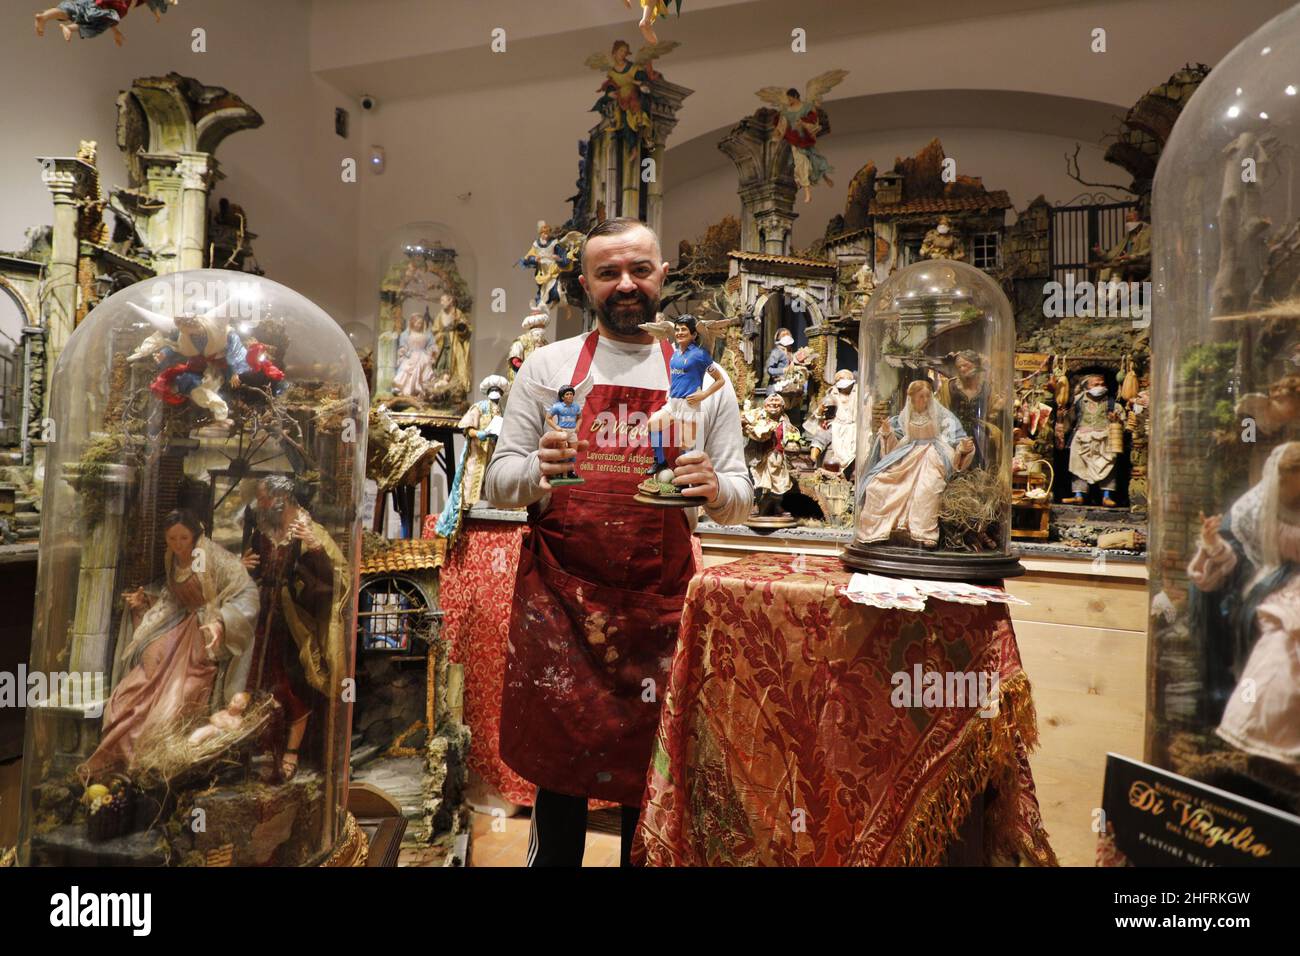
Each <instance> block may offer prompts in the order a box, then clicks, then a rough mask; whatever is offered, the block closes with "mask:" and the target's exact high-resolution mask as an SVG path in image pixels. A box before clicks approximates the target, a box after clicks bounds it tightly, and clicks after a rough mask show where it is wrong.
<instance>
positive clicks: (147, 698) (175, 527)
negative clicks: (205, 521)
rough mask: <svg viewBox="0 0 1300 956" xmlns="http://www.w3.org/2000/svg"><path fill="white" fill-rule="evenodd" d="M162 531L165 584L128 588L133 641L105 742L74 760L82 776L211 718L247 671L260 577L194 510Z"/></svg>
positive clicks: (129, 763) (118, 673) (126, 628)
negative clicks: (208, 532)
mask: <svg viewBox="0 0 1300 956" xmlns="http://www.w3.org/2000/svg"><path fill="white" fill-rule="evenodd" d="M163 537H164V540H165V541H166V543H167V553H166V556H165V557H164V559H163V563H164V565H165V568H166V578H165V581H164V583H163V586H162V587H161V588H157V587H150V588H137V589H136V590H134V591H128V592H126V594H125V595H123V596H124V598H125V599H126V605H127V609H128V611H129V613H127V614H125V615H123V620H122V629H123V636H124V637H125V636H127V635H129V636H130V643H129V644H127V645H126V649H125V650H124V651H123V652H122V654H121V656H120V658H119V659H118V663H117V666H116V668H115V673H114V675H113V693H112V695H111V696H110V697H109V700H108V704H107V706H106V707H105V708H104V722H103V726H102V728H101V730H100V737H99V746H98V747H97V748H95V752H94V753H92V754H91V755H90V757H89V758H87V760H86V762H85V763H83V764H82V765H81V766H80V767H79V768H78V773H79V774H80V776H81V779H82V780H83V781H88V780H89V779H91V778H92V777H98V776H102V775H104V774H107V773H112V772H115V771H130V770H132V769H134V767H135V762H136V761H135V758H136V756H137V754H138V752H139V748H140V745H141V743H142V742H147V741H150V740H165V739H166V738H167V737H169V736H172V735H177V736H179V735H181V734H183V733H186V732H187V731H188V730H190V729H192V728H191V725H192V724H194V723H199V722H205V721H207V720H208V718H209V716H210V715H211V714H212V713H213V712H214V711H216V710H219V709H222V708H225V707H227V706H228V705H229V704H230V703H231V701H232V700H234V698H235V696H236V695H237V694H239V692H241V691H242V690H243V689H244V684H245V682H246V681H247V678H248V664H249V661H250V660H251V658H252V655H251V653H250V652H251V651H252V645H253V626H254V624H255V622H256V621H257V607H258V597H257V585H255V584H254V583H253V580H252V578H250V577H249V576H248V572H247V571H246V570H244V566H243V565H242V564H241V563H240V561H239V558H238V557H236V556H235V555H233V554H231V553H230V552H228V551H226V550H225V549H224V548H221V547H219V546H217V545H215V544H213V543H212V541H211V540H209V539H208V538H207V537H206V536H205V535H204V534H203V528H202V526H201V525H200V524H199V522H198V519H197V518H196V517H195V516H194V515H193V513H191V512H189V511H173V512H171V513H170V514H168V515H167V517H165V518H164V519H163ZM132 632H133V633H132Z"/></svg>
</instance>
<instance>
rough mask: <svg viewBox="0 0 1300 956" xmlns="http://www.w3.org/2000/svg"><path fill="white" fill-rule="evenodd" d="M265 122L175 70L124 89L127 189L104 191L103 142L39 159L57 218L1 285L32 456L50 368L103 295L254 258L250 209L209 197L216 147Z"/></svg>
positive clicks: (27, 454)
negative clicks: (16, 322)
mask: <svg viewBox="0 0 1300 956" xmlns="http://www.w3.org/2000/svg"><path fill="white" fill-rule="evenodd" d="M261 125H262V117H261V116H260V115H259V114H258V113H257V111H256V110H254V109H253V108H252V107H251V106H249V105H248V104H247V103H245V102H244V101H243V100H241V99H240V98H239V97H238V96H236V95H234V94H233V93H230V92H229V91H228V90H225V89H222V88H221V87H215V86H205V85H203V84H202V83H199V82H198V81H197V80H193V79H190V78H189V77H184V76H180V75H179V74H176V73H170V74H168V75H166V76H160V77H141V78H139V79H137V80H135V82H134V83H132V85H131V88H130V89H129V90H125V91H123V92H122V93H121V94H119V96H118V98H117V142H118V146H119V148H121V150H122V151H123V153H124V154H125V157H126V166H127V172H128V184H127V185H126V186H125V187H114V188H112V189H110V190H109V195H108V197H107V198H105V196H104V193H103V190H102V188H101V185H100V181H99V170H98V166H97V148H96V144H94V143H89V142H83V143H82V144H81V148H80V149H79V150H78V151H77V154H76V155H75V156H52V157H41V158H40V159H39V162H40V165H41V179H42V181H43V182H44V184H45V186H46V188H47V189H49V191H50V194H51V196H52V199H53V203H54V223H53V225H52V226H51V227H49V228H48V230H41V229H36V230H29V233H28V234H29V237H30V238H29V241H28V244H27V246H26V248H24V249H22V250H18V251H16V252H11V253H3V254H0V292H4V293H7V294H8V295H9V296H10V297H11V298H12V299H13V300H14V302H15V303H16V304H17V306H18V308H19V310H20V312H21V313H22V315H23V320H24V332H23V344H22V359H23V364H24V367H25V372H24V380H23V387H22V396H21V400H20V408H19V410H18V414H19V415H20V417H21V422H22V425H21V429H20V435H19V441H20V444H21V450H22V457H23V461H24V462H25V463H31V462H32V460H33V453H34V451H36V450H39V449H40V448H41V447H42V446H43V444H44V441H43V438H42V433H43V430H44V419H45V417H46V414H47V412H48V407H49V405H48V389H47V386H48V376H49V372H50V371H51V370H52V369H53V367H54V363H55V362H56V361H57V360H58V356H59V353H60V352H61V351H62V349H63V345H64V343H65V342H66V341H67V340H68V336H70V335H71V334H72V330H73V329H74V328H76V326H77V324H78V323H79V322H80V321H81V319H82V318H84V317H85V315H86V313H87V312H89V311H90V310H91V309H92V308H94V306H95V305H96V304H98V302H99V301H101V300H102V299H104V298H106V297H107V296H109V295H112V294H113V293H114V292H116V291H117V290H118V289H121V288H124V287H126V286H128V285H131V284H132V283H134V282H138V281H140V280H141V279H145V278H148V277H150V276H153V275H163V274H166V273H171V272H177V271H180V270H182V269H197V268H202V267H204V266H207V265H212V266H215V267H217V268H238V269H242V268H244V267H245V265H246V262H247V258H248V255H249V246H248V243H249V241H250V240H251V238H252V234H251V233H248V232H247V229H246V228H245V223H244V217H243V212H242V210H240V209H239V207H238V206H234V205H232V204H230V203H228V202H223V204H222V206H221V207H220V209H219V210H218V211H217V212H216V213H215V214H214V215H212V216H211V218H210V217H209V208H208V206H209V197H210V193H211V191H212V188H213V186H214V185H215V183H216V182H217V181H218V180H219V179H220V178H221V172H220V168H219V165H218V163H217V160H216V157H215V153H216V150H217V147H218V146H219V145H220V144H221V142H222V141H223V140H224V139H225V138H226V137H227V136H229V135H230V134H231V133H234V132H237V131H239V130H241V129H255V128H257V127H259V126H261ZM106 212H108V213H111V214H112V224H111V226H110V224H109V223H108V222H107V221H106V219H105V215H104V214H105V213H106ZM210 239H211V240H212V241H211V242H210V241H209V240H210Z"/></svg>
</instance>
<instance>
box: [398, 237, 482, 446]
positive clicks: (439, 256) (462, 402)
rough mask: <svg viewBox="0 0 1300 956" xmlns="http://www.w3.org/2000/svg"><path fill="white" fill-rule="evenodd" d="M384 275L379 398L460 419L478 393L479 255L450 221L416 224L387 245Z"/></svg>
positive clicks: (406, 407) (417, 409) (400, 406)
mask: <svg viewBox="0 0 1300 956" xmlns="http://www.w3.org/2000/svg"><path fill="white" fill-rule="evenodd" d="M379 275H380V288H379V300H380V306H379V324H378V334H377V346H376V348H375V398H376V399H377V400H378V399H382V400H383V401H385V402H386V403H387V404H388V405H389V406H390V407H392V408H394V409H398V408H401V409H404V410H405V409H411V410H414V411H417V412H418V411H423V412H427V413H432V414H435V415H437V414H441V415H442V416H444V417H446V416H455V417H456V418H459V416H460V415H462V414H463V413H464V412H465V410H466V409H467V408H468V407H469V400H470V398H471V397H474V393H473V392H472V389H471V380H472V378H473V367H472V365H471V364H470V340H471V338H472V336H473V329H474V319H473V316H474V281H475V261H474V255H473V253H472V252H471V251H470V249H469V247H468V245H467V244H466V243H465V242H464V241H462V240H461V239H460V237H459V236H458V235H457V234H456V233H455V232H454V231H453V230H452V229H450V228H449V227H447V226H444V225H441V224H440V223H436V222H414V223H409V224H407V225H405V226H402V227H401V228H400V229H398V230H397V231H396V232H395V233H394V234H393V235H392V236H391V237H390V238H389V239H388V241H387V242H386V243H385V244H384V246H383V250H382V252H381V256H380V262H379ZM453 424H454V423H453Z"/></svg>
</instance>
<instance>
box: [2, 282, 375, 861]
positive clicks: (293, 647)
mask: <svg viewBox="0 0 1300 956" xmlns="http://www.w3.org/2000/svg"><path fill="white" fill-rule="evenodd" d="M368 403H369V395H368V392H367V389H366V385H365V381H364V378H363V376H362V371H361V366H360V363H359V362H358V361H357V357H356V353H355V352H354V351H353V348H352V345H351V343H350V342H349V340H348V337H347V335H345V334H344V332H343V330H342V329H341V328H340V327H339V326H338V325H337V324H336V323H335V322H334V321H333V320H332V319H330V317H329V316H328V315H326V314H325V313H324V312H323V311H321V310H320V309H319V308H317V307H316V306H315V305H313V304H312V303H311V302H309V301H308V300H307V299H305V298H303V297H302V296H301V295H299V294H297V293H296V292H294V291H292V290H290V289H287V288H285V287H284V286H281V285H277V284H276V283H274V282H271V281H269V280H267V279H264V278H259V277H255V276H250V275H246V274H241V273H232V272H226V271H219V270H203V271H193V272H182V273H178V274H175V275H169V276H163V277H159V278H156V279H151V280H147V281H144V282H140V283H137V284H136V285H133V286H130V287H129V288H126V289H123V290H122V291H120V292H118V293H116V294H115V295H113V296H111V297H110V298H108V299H106V300H105V301H104V302H102V303H101V304H100V305H99V306H97V307H96V308H95V309H94V310H93V311H91V312H90V314H89V315H87V316H86V318H85V320H84V321H83V322H82V323H81V324H80V326H78V328H77V329H76V331H75V332H74V333H73V334H72V336H71V337H70V338H69V339H68V341H67V343H66V345H65V347H64V348H63V350H62V353H61V354H60V355H59V357H58V361H57V363H56V366H55V369H54V373H53V380H52V383H51V395H50V406H49V417H48V419H47V420H46V422H45V437H46V439H47V442H48V443H47V445H46V446H45V448H44V454H45V468H46V471H45V474H46V480H45V491H44V507H43V516H44V520H43V521H42V527H41V543H40V568H39V576H38V584H37V593H36V622H35V627H34V633H33V640H32V654H31V670H32V674H33V676H34V677H36V678H37V683H36V684H35V685H33V686H34V687H36V688H37V689H36V690H34V691H33V694H32V697H33V699H32V700H30V701H29V710H28V719H27V737H26V747H25V751H24V761H23V771H24V780H23V818H22V832H21V837H20V853H21V858H22V860H23V861H24V862H25V863H28V864H31V865H91V866H99V865H110V864H112V865H123V864H126V865H130V864H137V865H226V864H234V865H301V864H314V863H318V862H321V861H323V860H325V859H326V858H328V857H329V856H330V854H331V853H332V852H334V851H335V850H336V849H337V848H338V847H339V845H340V840H341V839H342V838H343V835H344V833H345V831H347V832H353V831H354V830H355V828H354V827H351V828H349V827H346V825H345V824H346V817H345V811H344V807H345V800H346V781H347V767H348V747H349V726H350V720H351V694H350V693H349V691H350V685H351V680H350V675H351V673H352V665H353V661H352V653H353V648H354V643H355V642H354V641H353V640H351V639H350V638H351V635H352V634H353V631H354V627H355V620H356V607H355V598H356V593H357V592H356V582H357V562H358V559H359V552H360V547H359V541H360V523H359V517H358V514H359V509H360V505H361V496H362V492H363V482H364V464H365V454H364V448H365V439H366V433H365V430H366V423H367V406H368Z"/></svg>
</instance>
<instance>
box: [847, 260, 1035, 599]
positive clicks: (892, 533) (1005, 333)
mask: <svg viewBox="0 0 1300 956" xmlns="http://www.w3.org/2000/svg"><path fill="white" fill-rule="evenodd" d="M1014 329H1015V326H1014V319H1013V316H1012V311H1011V305H1010V303H1009V302H1008V301H1007V298H1006V296H1005V295H1003V294H1002V290H1001V289H999V288H998V286H997V284H996V283H995V282H994V281H993V280H992V279H990V278H989V277H988V275H986V274H985V273H983V272H981V271H980V270H979V269H976V268H974V267H973V266H969V265H966V264H965V263H962V262H956V261H954V260H951V259H933V260H927V261H922V262H915V263H913V264H911V265H909V266H906V267H904V268H902V269H899V270H898V271H897V272H895V273H894V274H893V275H891V276H890V277H889V278H888V279H886V280H885V281H884V282H883V283H882V284H881V285H880V287H879V288H878V289H877V290H876V292H875V294H874V295H873V296H872V297H871V302H870V304H869V305H868V307H867V310H866V313H865V315H864V316H863V319H862V329H861V344H860V349H859V353H858V354H859V363H860V370H859V381H860V382H861V383H862V384H861V386H860V388H861V394H862V395H863V396H865V398H864V401H865V404H864V406H863V407H862V408H861V409H860V410H859V414H858V445H857V447H858V448H859V449H860V450H863V449H865V455H864V456H863V459H862V463H861V464H860V465H859V466H858V472H857V477H856V484H857V490H856V495H855V503H856V507H855V511H854V514H855V517H854V537H853V542H852V543H851V544H850V545H849V546H848V547H847V548H846V549H845V550H844V552H843V554H842V557H843V560H844V562H845V563H846V564H848V565H850V566H851V567H854V568H857V569H859V570H863V571H876V572H880V573H885V574H900V575H904V576H909V577H933V578H943V579H948V580H976V579H993V578H1003V577H1008V576H1011V575H1016V574H1020V573H1022V568H1021V567H1020V562H1019V559H1018V558H1017V557H1016V556H1015V555H1014V554H1012V552H1011V551H1010V547H1009V541H1010V526H1011V470H1010V469H1011V448H1010V442H1011V411H1012V405H1013V403H1012V397H1011V396H1012V392H1011V389H1012V360H1013V355H1012V350H1013V343H1014V334H1015V333H1014Z"/></svg>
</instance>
